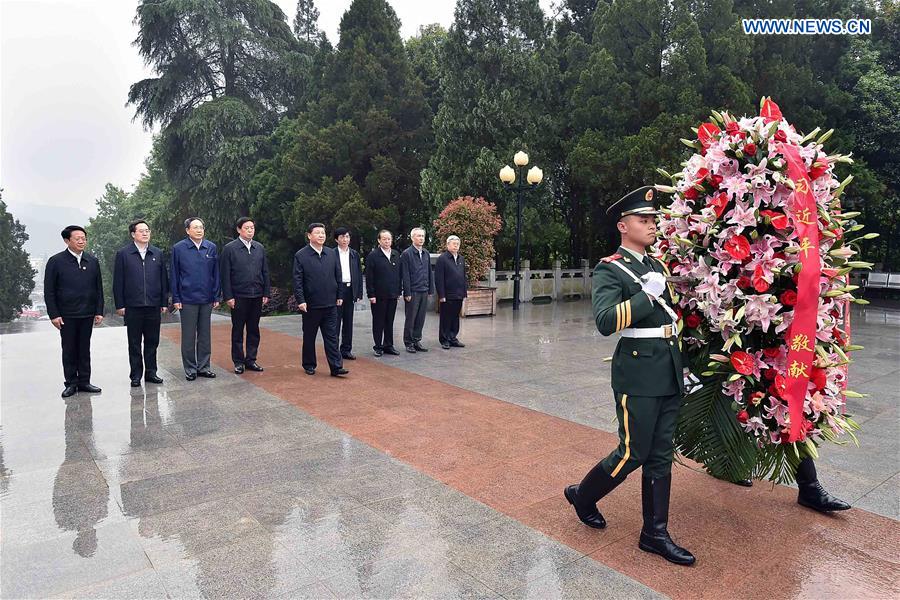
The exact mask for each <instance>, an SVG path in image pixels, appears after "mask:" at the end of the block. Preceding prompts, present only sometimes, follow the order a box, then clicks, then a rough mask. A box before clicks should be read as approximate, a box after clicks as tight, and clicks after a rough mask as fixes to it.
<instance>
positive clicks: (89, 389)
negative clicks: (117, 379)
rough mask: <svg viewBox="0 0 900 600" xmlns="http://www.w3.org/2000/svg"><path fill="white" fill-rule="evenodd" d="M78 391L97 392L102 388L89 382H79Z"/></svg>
mask: <svg viewBox="0 0 900 600" xmlns="http://www.w3.org/2000/svg"><path fill="white" fill-rule="evenodd" d="M78 391H79V392H87V393H88V394H99V393H100V392H102V391H103V390H101V389H100V388H98V387H97V386H96V385H91V384H90V383H79V384H78Z"/></svg>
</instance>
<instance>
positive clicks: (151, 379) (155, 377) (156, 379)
mask: <svg viewBox="0 0 900 600" xmlns="http://www.w3.org/2000/svg"><path fill="white" fill-rule="evenodd" d="M144 381H146V382H147V383H162V382H163V380H162V377H160V376H159V375H155V374H154V375H147V376H145V377H144Z"/></svg>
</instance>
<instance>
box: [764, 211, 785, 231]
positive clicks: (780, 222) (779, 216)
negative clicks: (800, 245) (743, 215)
mask: <svg viewBox="0 0 900 600" xmlns="http://www.w3.org/2000/svg"><path fill="white" fill-rule="evenodd" d="M759 214H760V215H762V216H764V217H767V218H768V219H769V220H770V221H771V222H772V227H774V228H775V229H786V228H787V226H788V218H787V215H786V214H784V213H783V212H780V211H777V210H768V209H767V210H761V211H759Z"/></svg>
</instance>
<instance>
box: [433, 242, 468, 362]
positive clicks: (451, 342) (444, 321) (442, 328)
mask: <svg viewBox="0 0 900 600" xmlns="http://www.w3.org/2000/svg"><path fill="white" fill-rule="evenodd" d="M459 244H460V240H459V237H457V236H455V235H451V236H450V237H448V238H447V251H446V252H444V253H443V254H441V255H440V256H439V257H438V259H437V261H436V262H435V264H434V286H435V288H437V295H438V302H440V305H439V306H440V313H441V314H440V319H439V325H438V341H440V343H441V348H443V349H444V350H449V349H450V347H451V346H452V347H455V348H465V346H466V345H465V344H463V343H462V342H460V341H459V339H457V337H456V336H457V335H458V334H459V312H460V311H461V310H462V303H463V299H465V298H466V296H468V292H467V286H466V261H464V260H463V257H462V254H460V253H459Z"/></svg>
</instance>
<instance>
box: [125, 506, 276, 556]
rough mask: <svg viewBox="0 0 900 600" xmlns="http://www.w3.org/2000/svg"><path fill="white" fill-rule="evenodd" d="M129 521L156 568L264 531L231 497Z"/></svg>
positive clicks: (262, 533) (261, 533)
mask: <svg viewBox="0 0 900 600" xmlns="http://www.w3.org/2000/svg"><path fill="white" fill-rule="evenodd" d="M129 524H130V525H131V528H132V530H133V531H134V532H135V533H136V534H137V535H138V536H139V541H140V544H141V547H142V548H144V551H145V552H146V553H147V556H148V557H149V558H150V560H151V561H152V562H153V564H154V566H156V567H159V566H160V565H162V564H164V563H166V562H170V561H179V560H183V559H189V558H191V557H192V556H195V555H197V554H201V553H203V552H206V551H207V550H212V549H213V548H218V547H221V546H227V545H230V544H233V543H235V542H238V541H240V540H242V539H244V538H247V537H252V536H257V535H264V534H265V533H266V532H265V530H264V529H263V528H262V526H261V525H260V524H259V523H258V522H257V521H256V520H255V519H254V518H253V517H252V516H250V515H249V513H248V512H247V511H246V510H245V509H244V508H243V507H242V506H241V503H240V501H239V500H238V499H234V498H224V499H220V500H214V501H211V502H205V503H203V504H195V505H192V506H189V507H186V508H182V509H178V510H174V511H169V512H164V513H156V514H153V515H149V516H146V517H141V518H139V519H132V520H130V521H129Z"/></svg>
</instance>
